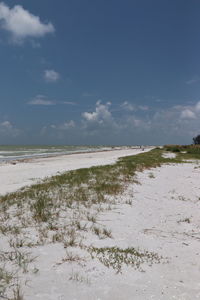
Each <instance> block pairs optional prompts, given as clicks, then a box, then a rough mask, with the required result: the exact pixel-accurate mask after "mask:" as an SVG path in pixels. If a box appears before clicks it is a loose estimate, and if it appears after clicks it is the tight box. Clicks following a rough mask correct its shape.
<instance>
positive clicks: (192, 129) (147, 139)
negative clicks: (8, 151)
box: [43, 101, 200, 144]
mask: <svg viewBox="0 0 200 300" xmlns="http://www.w3.org/2000/svg"><path fill="white" fill-rule="evenodd" d="M81 116H82V118H81V119H80V120H79V121H76V123H75V121H74V120H68V121H64V122H60V123H58V124H52V125H48V126H45V128H43V136H45V137H50V138H52V140H56V139H57V140H58V141H67V142H68V143H72V144H73V143H77V142H78V143H80V144H81V143H82V144H83V143H84V144H87V143H90V144H95V143H96V144H158V143H159V144H167V143H190V142H192V138H193V137H194V136H196V135H197V134H199V128H200V101H199V102H197V103H194V104H193V105H177V106H171V107H166V108H164V109H163V108H159V107H154V108H152V107H151V110H144V111H143V112H142V113H141V112H140V110H139V109H137V110H136V111H127V110H120V113H119V111H118V112H117V113H115V110H112V104H111V103H110V102H107V103H102V102H101V101H98V102H97V103H96V105H95V107H94V109H93V110H91V111H85V112H83V113H82V114H81Z"/></svg>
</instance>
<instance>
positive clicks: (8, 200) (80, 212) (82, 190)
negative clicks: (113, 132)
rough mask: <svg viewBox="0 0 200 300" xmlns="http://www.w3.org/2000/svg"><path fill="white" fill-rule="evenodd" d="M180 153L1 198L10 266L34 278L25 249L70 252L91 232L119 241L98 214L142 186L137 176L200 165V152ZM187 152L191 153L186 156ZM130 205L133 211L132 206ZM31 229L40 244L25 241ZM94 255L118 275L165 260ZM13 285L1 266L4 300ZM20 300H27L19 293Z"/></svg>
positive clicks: (127, 252) (74, 174)
mask: <svg viewBox="0 0 200 300" xmlns="http://www.w3.org/2000/svg"><path fill="white" fill-rule="evenodd" d="M173 147H174V146H173ZM175 148H176V147H175ZM178 149H179V151H176V149H174V148H173V149H172V148H171V146H166V147H164V148H163V149H159V148H157V149H154V150H152V151H150V152H146V153H141V154H139V155H135V156H128V157H124V158H121V159H119V160H118V161H117V162H116V163H115V164H113V165H107V166H97V167H91V168H85V169H79V170H74V171H69V172H66V173H64V174H61V175H56V176H53V177H51V178H50V179H47V180H44V181H43V182H41V183H39V184H35V185H32V186H30V187H26V188H23V189H21V190H19V191H17V192H15V193H10V194H7V195H5V196H1V197H0V210H1V212H2V213H1V214H0V234H3V235H5V236H7V237H8V239H10V247H11V249H10V252H9V253H8V256H7V257H6V261H8V262H9V261H11V260H13V262H14V263H15V265H16V266H17V267H18V268H20V270H21V271H22V272H28V270H29V268H28V265H29V263H31V262H32V260H31V257H30V256H29V254H28V253H27V252H24V251H23V250H24V248H25V247H30V248H31V247H34V246H37V245H42V244H44V243H55V242H59V243H63V246H64V247H65V248H68V247H78V246H79V247H84V245H83V244H82V239H83V238H84V234H86V232H88V231H89V230H90V233H92V234H94V235H96V237H98V238H100V239H101V238H113V237H112V233H111V231H110V230H108V229H107V228H104V227H103V226H102V225H101V224H98V226H97V220H98V213H100V212H102V211H103V210H105V209H106V207H107V209H108V207H109V209H112V207H113V204H115V203H116V202H115V201H116V199H117V196H118V195H119V194H120V193H123V191H124V189H125V188H126V187H127V184H129V183H131V182H136V176H135V174H136V172H138V171H143V170H145V169H152V168H156V167H158V166H161V165H162V164H169V163H183V162H186V161H187V159H200V150H199V149H200V148H199V147H194V146H193V147H192V146H188V148H187V147H185V146H178ZM165 151H174V152H176V154H177V155H176V158H171V159H170V158H164V157H163V156H162V154H163V153H164V152H165ZM183 151H184V152H186V153H182V152H183ZM127 204H129V205H131V204H132V201H131V200H129V203H127ZM13 212H14V215H13ZM87 222H88V223H89V224H88V226H87ZM27 228H28V229H30V228H33V229H34V232H35V236H34V237H35V240H30V236H29V238H28V237H27V238H26V237H24V238H23V239H21V237H20V235H21V234H22V236H24V233H25V234H26V233H27V232H28V230H27ZM18 248H22V249H21V250H22V251H19V250H17V249H18ZM89 252H90V254H91V256H92V257H97V258H98V259H99V260H100V261H101V262H102V263H103V264H104V265H106V266H108V267H112V268H113V269H115V270H116V271H117V272H120V271H121V269H122V267H123V265H131V266H133V267H135V268H137V267H138V268H139V267H140V265H141V264H142V263H143V262H148V263H149V264H151V263H153V262H159V260H160V258H159V257H158V256H157V255H156V254H154V253H149V252H141V251H139V250H137V249H134V248H128V249H120V248H117V247H113V248H100V249H98V248H90V250H89ZM1 254H2V253H0V257H2V256H1ZM12 280H13V276H12V274H10V273H9V272H8V271H6V270H4V269H3V268H2V263H1V261H0V297H1V295H4V292H5V289H6V286H9V285H10V284H11V283H12ZM14 299H22V296H21V294H20V293H19V291H18V290H16V293H15V296H14Z"/></svg>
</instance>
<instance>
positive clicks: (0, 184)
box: [0, 148, 152, 195]
mask: <svg viewBox="0 0 200 300" xmlns="http://www.w3.org/2000/svg"><path fill="white" fill-rule="evenodd" d="M151 149H152V148H146V149H145V150H144V152H145V151H149V150H151ZM142 152H143V151H141V149H130V148H129V149H122V150H112V151H105V152H93V153H80V154H72V155H62V156H56V157H48V158H36V159H32V160H29V161H27V162H18V163H17V164H15V165H14V164H0V195H3V194H6V193H10V192H14V191H16V190H17V189H19V188H21V187H24V186H26V185H31V184H33V183H36V182H37V181H38V180H39V179H44V178H45V177H49V176H53V175H56V174H58V173H60V172H64V171H69V170H75V169H80V168H89V167H91V166H99V165H107V164H112V163H114V162H116V160H117V159H118V158H119V157H123V156H128V155H135V154H138V153H142Z"/></svg>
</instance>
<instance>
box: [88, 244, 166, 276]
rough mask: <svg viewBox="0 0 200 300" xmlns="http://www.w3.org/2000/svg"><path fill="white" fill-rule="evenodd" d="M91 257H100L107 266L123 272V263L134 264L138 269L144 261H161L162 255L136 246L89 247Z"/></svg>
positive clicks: (149, 262)
mask: <svg viewBox="0 0 200 300" xmlns="http://www.w3.org/2000/svg"><path fill="white" fill-rule="evenodd" d="M88 251H89V253H90V254H91V257H92V258H93V259H94V258H98V260H99V261H100V262H101V263H102V264H103V265H104V266H106V267H108V268H113V269H114V270H116V271H117V273H119V272H121V270H122V267H123V265H126V266H132V267H134V268H136V269H139V268H140V265H141V264H143V263H145V262H146V263H148V264H149V265H152V264H153V263H160V261H161V259H162V257H160V256H158V254H156V253H153V252H148V251H140V250H138V249H135V248H126V249H122V248H118V247H105V248H95V247H91V248H88Z"/></svg>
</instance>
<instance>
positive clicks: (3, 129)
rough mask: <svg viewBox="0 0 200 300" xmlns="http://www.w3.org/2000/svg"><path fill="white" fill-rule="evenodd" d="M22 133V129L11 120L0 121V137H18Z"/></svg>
mask: <svg viewBox="0 0 200 300" xmlns="http://www.w3.org/2000/svg"><path fill="white" fill-rule="evenodd" d="M19 134H20V130H19V129H17V128H16V127H15V126H13V125H12V123H11V122H10V121H4V122H1V123H0V137H5V136H8V137H11V138H12V137H14V138H15V137H17V136H18V135H19Z"/></svg>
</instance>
